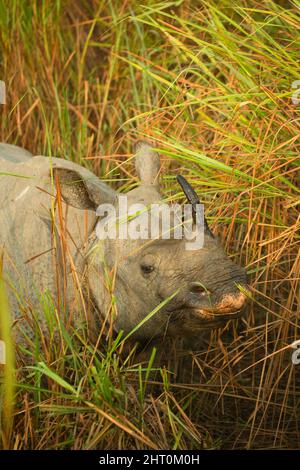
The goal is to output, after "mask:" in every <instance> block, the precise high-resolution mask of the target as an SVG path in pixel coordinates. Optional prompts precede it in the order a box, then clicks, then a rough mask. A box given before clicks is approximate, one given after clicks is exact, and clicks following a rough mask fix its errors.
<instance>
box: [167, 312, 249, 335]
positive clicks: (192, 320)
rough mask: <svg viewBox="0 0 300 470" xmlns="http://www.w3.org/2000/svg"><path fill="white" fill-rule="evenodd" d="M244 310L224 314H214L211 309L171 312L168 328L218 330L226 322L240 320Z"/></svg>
mask: <svg viewBox="0 0 300 470" xmlns="http://www.w3.org/2000/svg"><path fill="white" fill-rule="evenodd" d="M244 311H245V309H244V308H240V309H238V310H237V309H236V310H231V311H225V312H220V311H218V312H216V311H213V310H212V309H204V308H186V309H180V310H178V311H176V312H173V314H172V316H171V318H170V319H169V320H170V322H169V324H170V326H171V325H173V326H175V324H177V325H178V324H181V325H182V328H183V329H184V330H186V331H189V330H191V331H194V332H196V331H198V330H203V329H213V328H219V327H221V326H222V325H224V324H225V323H227V322H228V321H231V320H236V319H238V318H240V317H241V316H242V315H243V313H244Z"/></svg>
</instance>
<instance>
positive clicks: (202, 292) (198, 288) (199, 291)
mask: <svg viewBox="0 0 300 470" xmlns="http://www.w3.org/2000/svg"><path fill="white" fill-rule="evenodd" d="M190 292H192V294H196V295H198V296H201V297H204V296H206V295H209V294H210V291H209V290H208V289H206V288H205V287H204V286H203V285H202V284H200V283H198V282H194V283H192V284H191V286H190Z"/></svg>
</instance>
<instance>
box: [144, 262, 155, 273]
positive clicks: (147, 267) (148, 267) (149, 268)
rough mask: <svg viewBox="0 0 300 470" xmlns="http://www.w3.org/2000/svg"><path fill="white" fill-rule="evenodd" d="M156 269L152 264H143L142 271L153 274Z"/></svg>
mask: <svg viewBox="0 0 300 470" xmlns="http://www.w3.org/2000/svg"><path fill="white" fill-rule="evenodd" d="M154 269H155V268H154V266H152V265H151V264H141V271H142V273H143V274H151V273H152V272H153V271H154Z"/></svg>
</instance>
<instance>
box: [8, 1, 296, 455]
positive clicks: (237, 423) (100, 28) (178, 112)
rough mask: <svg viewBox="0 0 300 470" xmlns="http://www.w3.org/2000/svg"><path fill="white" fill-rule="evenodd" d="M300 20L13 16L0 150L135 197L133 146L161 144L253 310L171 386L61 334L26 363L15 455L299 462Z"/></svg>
mask: <svg viewBox="0 0 300 470" xmlns="http://www.w3.org/2000/svg"><path fill="white" fill-rule="evenodd" d="M299 10H300V3H299V1H298V0H294V1H292V2H288V1H284V2H283V1H282V2H280V1H279V2H278V1H276V2H275V1H271V0H264V1H263V2H257V1H255V0H250V1H246V0H242V1H239V2H231V1H227V0H223V1H218V2H214V1H213V0H204V1H203V0H202V1H197V0H196V1H188V0H182V1H180V0H178V1H169V2H160V3H159V2H156V1H155V2H154V1H152V0H146V1H145V2H144V3H143V4H140V2H135V1H131V2H128V1H126V0H125V1H124V2H113V1H108V2H107V1H105V2H104V1H100V2H98V1H94V0H89V1H85V0H82V1H75V2H74V1H73V2H69V1H65V2H60V1H46V0H45V1H43V2H21V1H17V0H13V1H11V0H10V1H8V0H0V50H1V56H0V79H2V80H5V82H6V86H7V91H8V96H7V104H6V105H5V106H0V115H1V122H0V139H1V140H2V141H7V142H9V143H16V144H18V145H21V146H24V147H25V148H27V149H29V150H31V151H32V152H33V153H34V154H47V155H50V154H51V155H58V156H61V157H63V158H67V159H70V160H73V161H76V162H78V163H80V164H82V165H84V166H86V167H88V168H89V169H91V170H93V171H94V172H95V173H96V174H97V175H98V176H99V177H101V178H102V179H103V180H104V181H106V182H107V183H108V184H111V185H112V186H113V187H115V188H117V189H119V190H121V191H126V190H127V189H129V188H130V187H131V186H132V185H133V184H134V183H135V181H136V179H135V174H134V169H133V162H132V159H131V158H130V157H131V155H132V143H133V141H134V140H135V139H136V138H145V137H150V138H151V139H152V140H153V141H155V142H156V144H157V146H158V147H159V148H160V149H161V154H162V156H163V190H164V194H165V195H166V196H168V197H169V198H170V199H173V200H175V199H181V198H182V197H183V195H182V193H181V192H180V188H179V187H178V186H177V185H176V182H175V177H176V174H178V173H179V172H180V173H182V174H184V175H185V176H186V177H187V178H188V180H189V181H190V182H192V184H193V186H194V187H195V189H196V190H197V192H198V194H199V195H200V197H201V200H202V201H203V202H205V203H206V206H207V216H208V217H207V218H208V221H209V223H210V225H211V227H212V229H213V231H214V232H215V233H216V234H218V235H219V237H220V238H221V240H222V242H223V245H224V247H225V249H226V251H227V252H228V254H229V255H230V256H231V257H232V258H233V259H234V260H235V261H236V262H237V263H241V264H244V265H246V266H247V270H248V273H249V277H250V280H251V284H252V288H253V294H254V296H253V300H252V302H251V305H250V307H249V310H248V315H247V317H246V318H245V319H244V320H241V321H239V323H236V324H229V325H227V326H226V327H225V328H224V329H223V330H222V331H221V330H217V331H214V332H212V333H211V334H210V335H206V336H204V338H203V343H202V344H203V347H201V348H200V349H199V350H198V351H193V352H190V353H186V352H183V351H181V350H180V344H176V345H173V347H172V346H170V358H173V357H174V356H176V357H175V361H170V364H167V363H166V367H165V368H163V367H162V368H160V370H156V369H157V368H156V366H155V362H154V354H155V352H153V353H151V352H150V353H149V356H148V357H147V358H145V360H144V362H139V361H140V359H139V356H135V350H130V349H129V350H127V351H126V348H125V347H124V346H122V345H121V344H123V343H122V341H121V342H118V343H117V344H115V343H114V342H108V343H107V342H105V341H101V347H100V348H98V350H97V349H96V348H93V346H92V345H90V344H88V343H87V340H86V335H85V332H84V331H82V332H78V331H76V332H74V331H72V329H71V327H69V328H67V327H65V326H64V325H63V324H62V323H61V321H60V320H59V319H57V321H56V324H55V325H54V326H53V325H52V326H51V325H50V326H49V338H40V337H38V338H37V341H38V342H39V343H41V344H42V345H43V347H42V349H41V350H40V351H38V352H36V351H34V352H33V353H32V355H33V362H34V365H33V366H32V367H33V368H31V369H28V368H24V367H22V363H21V362H20V361H19V363H18V365H19V369H18V376H17V378H18V381H17V395H16V408H15V421H14V423H15V424H14V432H13V434H12V435H11V437H10V444H9V445H10V447H13V448H18V449H22V448H35V449H46V448H47V449H48V448H56V449H62V448H73V449H78V448H84V449H89V448H105V449H111V448H116V447H117V448H121V449H125V448H174V449H175V448H176V449H186V448H188V449H191V448H199V447H204V448H234V449H239V448H259V449H269V448H299V442H300V430H299V418H300V407H299V393H300V388H299V387H300V383H299V376H300V375H299V374H300V369H298V368H297V366H295V365H293V364H292V362H291V353H292V350H289V344H290V343H292V342H293V341H294V340H295V339H299V334H300V329H299V265H300V259H299V232H298V230H299V210H298V208H299V167H300V164H299V163H300V161H299V109H300V108H299V106H300V105H296V104H294V103H293V101H292V93H293V92H294V91H295V90H293V89H292V84H293V82H294V81H295V80H298V79H300V71H299V37H300V36H299V29H300V26H299V25H300V21H299V19H300V12H299ZM43 305H44V307H43V308H44V309H45V311H46V313H47V314H48V316H49V318H56V312H55V309H54V307H53V305H52V304H51V301H50V300H49V299H47V298H45V299H44V303H43ZM148 313H149V312H145V314H148ZM54 327H55V328H58V329H59V332H60V337H61V344H60V346H58V345H55V344H54V343H52V342H51V341H50V339H51V337H52V336H51V335H52V332H51V328H54ZM53 334H54V333H53ZM175 346H176V347H175ZM33 349H34V348H33ZM122 351H123V353H122V354H121V352H122ZM28 354H30V353H29V352H28ZM151 354H152V355H151ZM174 363H175V365H174ZM182 364H183V365H182ZM180 365H181V368H180ZM298 367H299V366H298ZM177 368H178V370H181V369H182V368H183V369H185V370H189V371H190V372H189V374H188V376H187V377H186V378H184V377H183V376H182V375H180V373H178V374H177V378H176V373H177ZM155 374H156V375H155ZM174 377H175V378H174Z"/></svg>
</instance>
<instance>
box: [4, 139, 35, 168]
mask: <svg viewBox="0 0 300 470" xmlns="http://www.w3.org/2000/svg"><path fill="white" fill-rule="evenodd" d="M32 156H33V155H32V154H31V153H30V152H28V151H27V150H25V149H22V148H21V147H17V146H16V145H10V144H4V143H3V142H0V159H1V160H6V161H8V162H11V163H22V162H26V161H27V160H28V159H30V158H31V157H32Z"/></svg>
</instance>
